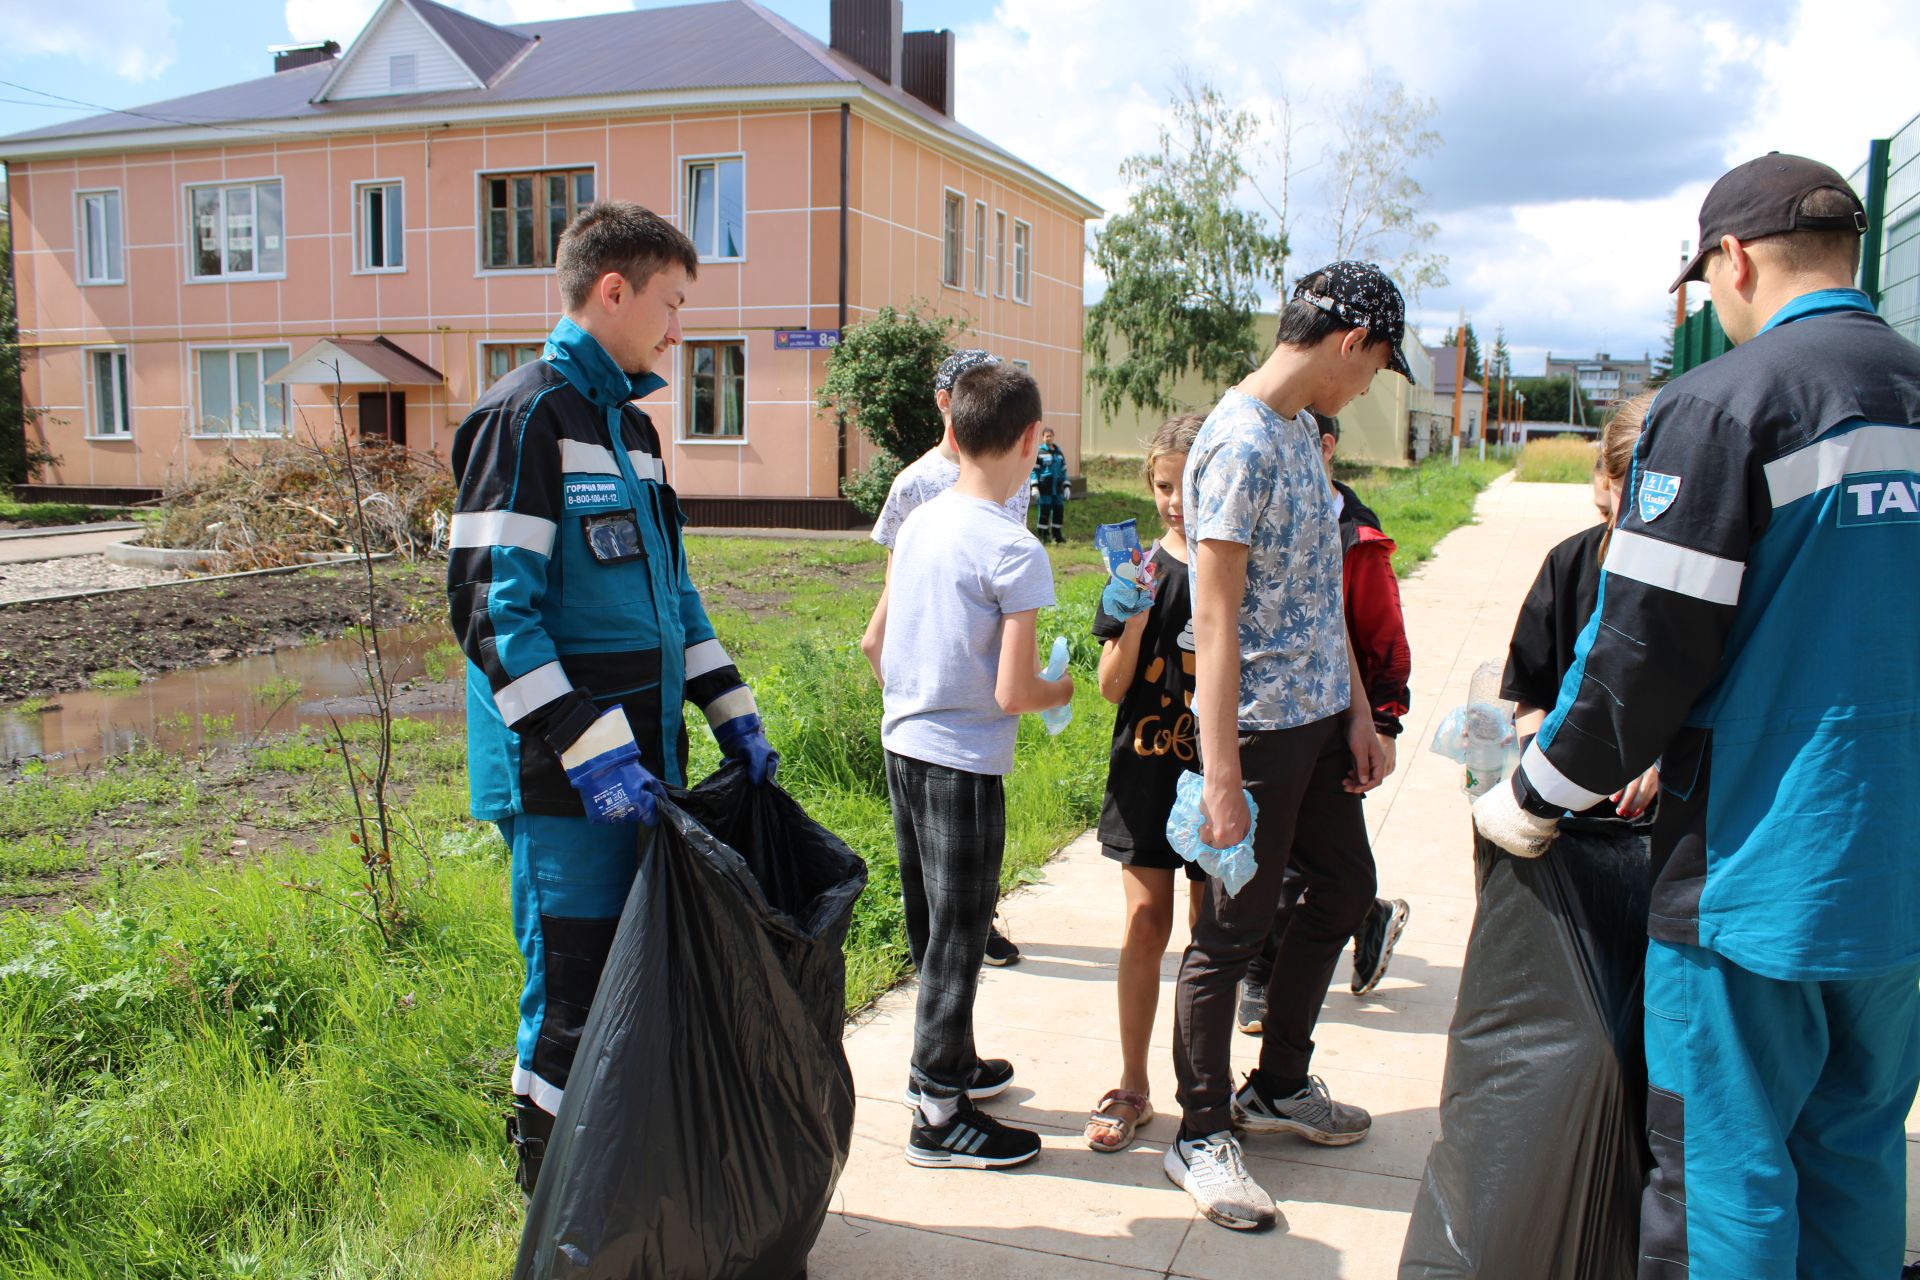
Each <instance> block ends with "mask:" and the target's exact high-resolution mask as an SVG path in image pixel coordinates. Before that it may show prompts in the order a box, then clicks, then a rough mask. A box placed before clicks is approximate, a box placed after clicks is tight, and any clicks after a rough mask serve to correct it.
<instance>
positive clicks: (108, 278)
mask: <svg viewBox="0 0 1920 1280" xmlns="http://www.w3.org/2000/svg"><path fill="white" fill-rule="evenodd" d="M109 196H111V197H112V205H111V209H112V218H113V221H112V223H111V225H107V226H105V230H106V232H107V236H108V238H107V247H108V252H109V253H111V252H112V250H113V249H114V248H115V247H116V246H117V247H118V248H119V251H120V252H119V254H118V259H119V260H118V261H116V262H111V263H109V264H108V265H109V266H111V267H112V268H113V269H112V270H111V271H109V272H106V273H104V274H100V275H96V274H94V270H93V269H94V267H95V266H96V265H97V264H96V263H95V262H94V261H93V255H92V254H91V253H89V252H88V251H87V204H88V202H89V201H91V200H94V199H101V200H103V201H104V200H105V199H106V197H109ZM126 208H127V205H126V200H125V199H124V198H123V197H122V196H121V194H120V188H118V187H88V188H86V189H84V190H80V191H76V192H74V193H73V247H74V258H75V261H74V268H75V269H74V273H73V275H74V280H75V281H76V282H77V283H79V284H80V285H81V287H83V288H85V287H89V286H92V285H107V284H125V283H126V282H127V223H126Z"/></svg>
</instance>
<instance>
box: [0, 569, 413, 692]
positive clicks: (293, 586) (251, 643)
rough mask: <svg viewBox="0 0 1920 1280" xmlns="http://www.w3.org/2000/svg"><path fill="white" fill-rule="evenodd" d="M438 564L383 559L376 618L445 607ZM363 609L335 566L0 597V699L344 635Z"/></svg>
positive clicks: (394, 620)
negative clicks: (107, 590)
mask: <svg viewBox="0 0 1920 1280" xmlns="http://www.w3.org/2000/svg"><path fill="white" fill-rule="evenodd" d="M444 572H445V571H444V569H443V568H442V567H441V566H440V565H438V564H431V563H422V564H397V565H396V564H388V565H382V566H380V567H379V568H378V570H377V575H378V578H379V582H380V592H381V599H380V624H381V625H382V626H397V625H399V624H401V623H403V622H411V621H418V620H421V619H424V618H428V617H433V616H437V615H439V614H442V613H444V611H445V609H446V588H445V585H444V581H443V577H442V575H443V574H444ZM366 612H367V596H366V584H365V582H364V581H363V580H362V579H361V578H359V577H358V576H357V574H356V573H355V572H353V571H351V570H341V569H335V568H315V569H308V570H304V571H302V572H299V573H289V574H274V575H270V576H266V577H257V578H227V579H223V580H220V581H212V582H186V583H181V584H179V585H177V586H166V587H152V588H147V589H144V590H140V591H120V592H114V593H112V594H108V595H99V596H90V597H86V598H84V599H79V600H54V601H22V602H20V603H18V604H10V605H0V701H12V700H14V699H17V698H26V697H31V696H34V695H39V694H49V693H60V692H63V691H65V690H68V689H81V688H85V687H86V686H87V685H88V684H90V683H92V677H93V675H94V673H96V672H102V671H133V672H136V673H138V675H139V676H140V677H141V678H142V679H145V678H147V677H150V676H154V675H158V674H160V673H161V672H163V671H172V670H175V669H177V668H181V667H194V666H204V665H206V664H208V663H214V662H224V661H226V660H228V659H230V658H236V657H240V656H242V655H244V654H250V653H264V652H266V651H267V650H269V649H276V648H279V647H281V646H283V645H289V644H298V643H301V642H302V641H307V640H315V639H322V638H328V637H332V636H337V635H342V634H344V633H345V632H346V631H347V629H348V628H349V627H350V626H352V625H353V624H354V623H355V622H357V621H359V620H361V619H363V618H364V617H365V615H366Z"/></svg>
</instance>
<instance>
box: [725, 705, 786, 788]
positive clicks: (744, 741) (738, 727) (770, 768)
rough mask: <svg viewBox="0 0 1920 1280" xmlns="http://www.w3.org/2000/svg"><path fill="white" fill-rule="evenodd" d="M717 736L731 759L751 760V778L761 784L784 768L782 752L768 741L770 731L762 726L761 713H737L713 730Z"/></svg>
mask: <svg viewBox="0 0 1920 1280" xmlns="http://www.w3.org/2000/svg"><path fill="white" fill-rule="evenodd" d="M713 737H714V740H715V741H716V742H718V743H719V744H720V754H721V755H724V756H725V757H726V758H727V759H729V760H744V761H746V764H747V781H749V782H751V783H752V784H753V785H754V786H756V787H758V786H761V785H763V784H765V783H768V782H772V781H773V776H774V774H776V773H778V772H779V770H780V753H779V752H778V751H775V750H774V749H773V744H772V743H770V742H768V741H767V731H766V730H765V729H764V728H762V727H761V724H760V716H759V714H758V713H750V714H748V715H744V716H735V717H734V718H733V719H731V720H729V721H727V722H726V723H725V724H723V725H721V726H720V727H719V728H718V729H715V730H714V731H713Z"/></svg>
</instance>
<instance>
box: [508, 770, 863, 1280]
mask: <svg viewBox="0 0 1920 1280" xmlns="http://www.w3.org/2000/svg"><path fill="white" fill-rule="evenodd" d="M660 813H661V820H660V825H659V827H658V828H656V829H655V830H654V831H653V832H651V833H642V836H641V839H642V840H643V842H646V847H645V849H644V851H643V853H642V855H641V859H640V867H639V872H638V874H637V875H636V876H635V877H634V882H633V889H632V891H631V892H630V893H629V894H628V896H627V903H626V907H625V910H624V912H623V914H622V915H621V918H620V927H619V930H618V932H617V933H616V934H615V935H614V939H613V948H612V951H611V952H610V953H609V955H608V957H607V964H606V968H605V970H604V971H603V972H602V974H601V978H600V988H599V992H598V994H597V995H596V996H595V998H594V1003H593V1013H592V1015H591V1016H590V1017H589V1018H588V1020H587V1025H586V1030H585V1032H584V1033H583V1036H582V1040H581V1044H580V1050H579V1054H578V1056H577V1057H576V1058H575V1060H574V1066H573V1072H572V1075H571V1077H570V1078H569V1079H568V1081H567V1089H566V1096H565V1099H564V1100H563V1102H562V1104H561V1107H560V1114H559V1116H558V1117H556V1120H555V1124H554V1132H553V1140H552V1142H551V1143H549V1145H548V1148H547V1155H546V1160H545V1163H544V1165H543V1167H542V1169H541V1173H540V1183H539V1188H538V1190H537V1191H536V1192H535V1194H534V1197H533V1203H532V1205H531V1206H530V1207H529V1209H528V1213H527V1226H526V1234H525V1236H524V1237H523V1238H522V1240H521V1242H520V1258H519V1263H518V1265H517V1266H516V1267H515V1269H514V1275H515V1277H516V1280H561V1278H563V1277H565V1278H568V1280H575V1278H578V1280H585V1278H587V1277H594V1278H595V1280H602V1278H605V1280H612V1278H614V1277H620V1278H622V1280H625V1278H627V1277H632V1278H633V1280H641V1278H642V1277H644V1280H792V1277H794V1276H796V1275H798V1274H799V1273H800V1272H801V1271H802V1269H803V1268H804V1267H805V1266H806V1259H807V1253H808V1251H809V1250H810V1249H811V1248H812V1247H813V1242H814V1239H815V1238H816V1237H817V1236H818V1235H819V1233H820V1227H821V1224H822V1223H823V1222H825V1220H826V1214H827V1207H828V1201H829V1199H830V1198H831V1196H832V1194H833V1188H834V1184H835V1182H836V1181H837V1180H838V1179H839V1177H840V1171H841V1170H842V1169H843V1168H844V1167H845V1165H846V1160H847V1150H848V1146H849V1143H850V1142H851V1139H852V1134H853V1076H852V1072H851V1071H850V1070H849V1068H848V1066H847V1056H846V1052H845V1050H844V1048H843V1047H842V1045H841V1031H842V1028H843V1025H844V1021H845V1008H846V959H845V955H844V952H843V950H842V946H843V943H844V942H845V939H846V934H847V927H848V925H849V923H850V922H851V920H852V917H853V904H854V900H855V899H856V898H858V897H859V896H860V891H861V889H862V888H863V887H865V885H866V882H867V868H866V864H865V863H864V862H862V861H861V860H860V858H859V857H858V856H856V855H855V854H854V853H853V851H852V850H850V849H848V848H847V846H846V845H845V844H843V843H842V842H841V841H840V840H839V839H838V838H837V837H835V836H834V835H832V834H831V833H830V832H828V831H827V830H826V829H825V828H824V827H822V826H820V824H818V823H816V822H814V821H813V820H812V819H811V818H809V817H808V816H807V815H806V812H805V811H804V810H803V809H801V807H800V805H799V803H798V802H796V801H795V800H794V799H793V798H792V797H791V796H789V795H788V794H787V793H786V792H784V791H782V790H780V789H779V788H777V787H774V786H765V787H755V786H752V785H751V784H750V783H749V782H748V781H747V776H746V771H745V769H744V767H743V766H741V765H738V764H734V763H729V764H727V765H725V766H723V767H722V768H721V769H720V771H719V772H717V773H715V774H714V775H713V776H712V777H711V778H709V779H708V780H707V781H706V782H704V783H702V784H701V785H700V786H699V787H697V788H695V789H694V790H692V791H684V792H675V793H674V795H673V799H672V800H671V801H670V802H663V803H662V804H661V806H660Z"/></svg>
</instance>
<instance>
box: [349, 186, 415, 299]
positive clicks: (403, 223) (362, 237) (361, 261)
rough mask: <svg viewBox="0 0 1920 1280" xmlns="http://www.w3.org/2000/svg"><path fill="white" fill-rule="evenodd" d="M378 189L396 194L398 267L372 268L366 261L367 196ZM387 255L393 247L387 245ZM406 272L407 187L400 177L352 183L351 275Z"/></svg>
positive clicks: (387, 274)
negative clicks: (398, 201) (398, 198)
mask: <svg viewBox="0 0 1920 1280" xmlns="http://www.w3.org/2000/svg"><path fill="white" fill-rule="evenodd" d="M378 187H386V188H391V189H392V190H394V191H397V192H399V193H400V239H399V242H398V247H399V250H400V264H399V265H398V266H389V267H376V266H372V265H371V264H369V263H368V262H367V247H368V241H367V193H368V192H370V191H372V190H374V189H375V188H378ZM387 248H388V254H389V256H391V254H392V251H393V248H394V246H393V245H389V246H388V247H387ZM406 269H407V184H406V182H405V180H404V179H401V178H369V179H367V180H366V181H364V182H356V183H354V184H353V274H354V275H357V276H395V275H400V274H401V273H403V272H404V271H406Z"/></svg>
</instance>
